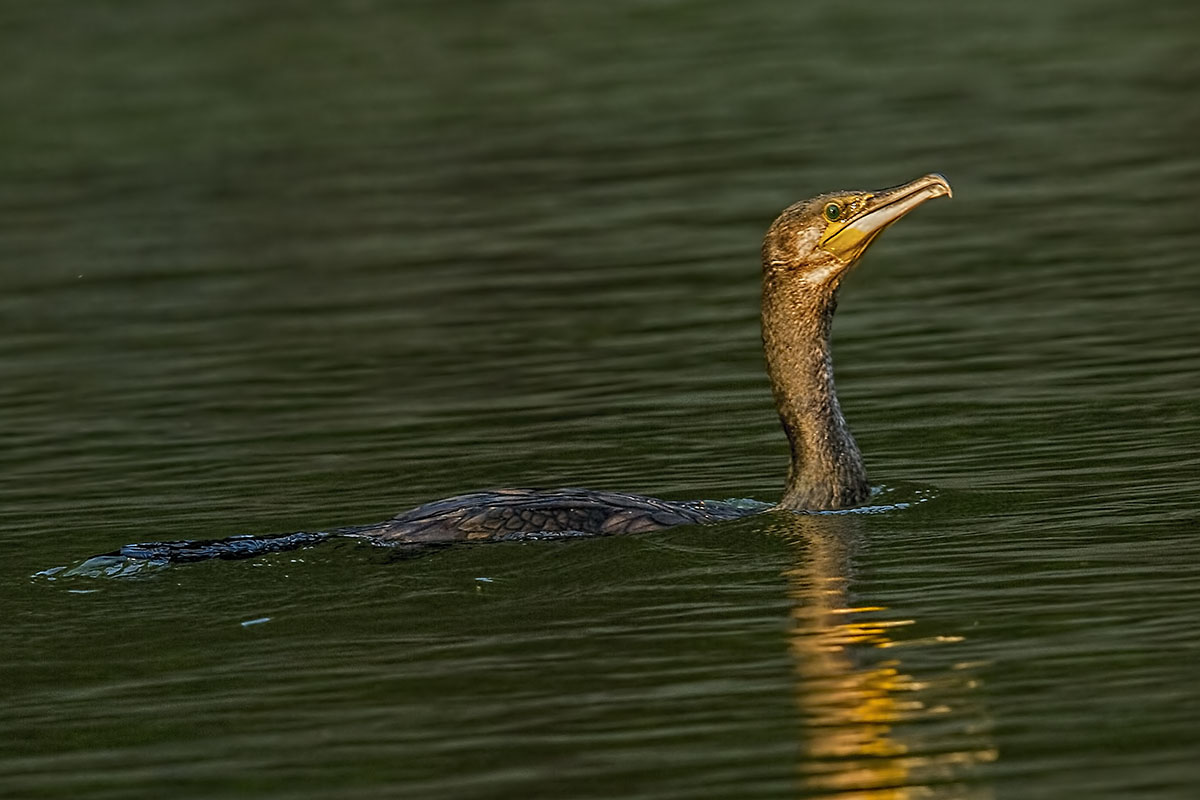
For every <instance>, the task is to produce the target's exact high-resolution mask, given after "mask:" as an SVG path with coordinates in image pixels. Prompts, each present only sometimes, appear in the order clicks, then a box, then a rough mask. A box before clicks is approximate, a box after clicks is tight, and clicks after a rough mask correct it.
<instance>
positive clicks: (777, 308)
mask: <svg viewBox="0 0 1200 800" xmlns="http://www.w3.org/2000/svg"><path fill="white" fill-rule="evenodd" d="M943 195H944V196H946V197H949V196H951V190H950V184H949V183H947V182H946V179H945V178H943V177H942V176H941V175H937V174H931V175H926V176H924V177H922V178H918V179H917V180H915V181H912V182H911V183H906V184H903V185H900V186H895V187H892V188H889V189H881V190H878V191H873V192H869V191H844V192H834V193H832V194H824V195H821V196H819V197H815V198H813V199H812V200H808V201H805V202H801V203H796V204H795V205H792V206H790V207H788V208H787V209H785V210H784V211H783V213H782V214H780V215H779V217H778V218H777V219H776V220H775V221H774V223H772V224H771V227H770V229H768V231H767V234H766V237H765V239H764V240H763V246H762V264H763V273H762V276H763V278H762V280H763V283H762V340H763V350H764V352H765V354H766V361H767V373H768V375H769V376H770V379H771V388H772V391H773V393H774V396H775V405H776V408H777V409H778V411H779V418H780V421H781V422H782V424H783V430H784V433H785V434H786V435H787V438H788V443H789V444H790V446H791V464H790V466H789V468H788V476H787V485H786V487H785V489H784V492H783V498H782V499H781V500H780V501H779V503H778V505H777V506H774V507H768V506H765V505H764V506H762V507H760V508H753V507H749V508H748V507H746V506H744V505H739V504H733V503H725V502H713V501H705V500H700V501H671V500H657V499H654V498H651V497H642V496H639V495H633V494H623V493H619V492H601V491H587V490H583V489H548V490H542V489H503V490H498V491H490V492H478V493H475V494H464V495H459V496H457V497H451V498H448V499H445V500H438V501H435V502H432V503H427V504H425V505H422V506H418V507H417V508H414V509H412V510H411V511H405V512H404V513H402V514H399V515H398V516H396V517H394V518H392V519H390V520H388V521H386V522H382V523H379V524H377V525H369V526H364V527H358V528H343V529H340V530H336V531H329V532H318V533H308V532H305V533H292V534H284V535H280V536H235V537H231V538H228V539H220V540H214V541H202V542H198V541H183V542H149V543H144V544H132V545H126V546H125V547H123V548H121V550H119V551H117V552H116V553H113V554H111V555H119V556H124V557H127V558H137V559H153V560H164V561H196V560H201V559H207V558H244V557H249V556H255V555H259V554H262V553H268V552H273V551H278V550H288V549H293V548H296V547H302V546H305V545H308V544H313V543H315V542H318V541H321V540H323V539H327V538H330V537H333V536H344V537H359V538H366V539H370V540H373V541H377V542H382V543H391V544H436V543H450V542H461V541H500V540H507V539H530V538H555V537H560V536H570V535H611V534H621V533H642V532H645V531H654V530H660V529H662V528H669V527H672V526H674V525H686V524H708V523H714V522H721V521H724V520H730V519H736V518H739V517H744V516H747V515H749V514H753V513H758V512H760V511H761V510H764V509H767V508H780V509H787V510H791V511H824V510H833V509H841V508H848V507H851V506H855V505H860V504H862V503H863V502H864V501H866V499H867V496H868V494H869V491H870V486H869V484H868V483H867V473H866V469H865V468H864V466H863V460H862V454H861V453H860V452H859V449H858V445H857V444H855V442H854V437H852V436H851V435H850V430H849V428H848V427H847V426H846V420H845V418H844V417H843V416H842V410H841V407H840V406H839V405H838V399H837V394H836V392H835V391H834V385H833V361H832V358H831V355H830V346H829V335H830V329H831V327H832V324H833V313H834V310H835V309H836V307H837V295H838V288H839V287H840V286H841V283H842V279H843V278H845V277H846V274H847V273H848V272H850V270H851V269H852V268H853V267H854V266H855V264H857V263H858V261H859V259H860V258H862V255H863V253H864V252H866V250H867V248H868V247H869V246H870V245H871V243H872V242H873V241H874V240H875V237H876V236H878V235H879V234H880V233H882V232H883V230H884V229H885V228H887V227H888V226H889V225H891V224H892V223H893V222H895V221H896V220H898V219H900V218H901V217H903V216H904V215H905V214H907V213H908V212H910V211H912V210H913V209H914V208H916V207H917V206H919V205H921V204H922V203H924V202H925V201H926V200H930V199H932V198H935V197H941V196H943Z"/></svg>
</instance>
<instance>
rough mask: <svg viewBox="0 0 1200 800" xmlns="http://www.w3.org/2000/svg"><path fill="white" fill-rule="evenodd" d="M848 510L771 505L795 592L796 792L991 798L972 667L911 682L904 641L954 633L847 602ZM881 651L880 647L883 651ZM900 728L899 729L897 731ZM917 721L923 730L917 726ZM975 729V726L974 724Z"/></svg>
mask: <svg viewBox="0 0 1200 800" xmlns="http://www.w3.org/2000/svg"><path fill="white" fill-rule="evenodd" d="M861 523H862V520H861V519H858V518H856V517H855V516H854V515H809V516H805V515H793V514H787V515H783V514H781V515H779V519H778V525H779V530H780V532H782V533H783V534H784V536H785V537H786V538H787V539H788V540H789V541H790V542H791V543H792V545H793V546H794V548H795V552H796V558H795V562H794V563H795V564H796V566H793V567H792V568H790V569H788V570H787V571H786V572H785V577H786V579H787V587H788V596H789V597H790V598H791V600H792V601H793V605H792V609H791V621H790V626H789V636H788V641H789V650H790V652H791V656H792V661H793V663H794V665H795V670H796V693H795V694H796V703H797V708H798V710H799V712H800V717H801V721H802V729H803V732H802V738H801V753H800V758H799V770H798V771H799V780H800V794H801V796H802V797H823V796H836V797H838V798H839V799H840V800H915V799H916V798H921V799H922V800H924V799H925V798H989V797H991V796H992V795H991V791H990V789H988V788H987V787H986V786H980V785H979V784H978V783H977V782H975V783H973V782H971V780H970V778H971V774H970V773H971V768H972V766H973V765H976V764H980V763H983V762H987V761H992V760H994V759H995V758H996V751H995V749H994V748H993V747H992V746H991V744H990V741H989V740H988V739H987V736H986V728H987V727H988V726H987V720H986V718H985V717H983V714H982V710H981V708H980V707H979V704H978V703H976V702H972V700H973V698H972V697H971V694H972V692H973V690H974V688H975V686H976V681H974V680H973V679H972V678H971V677H970V675H971V669H972V668H973V667H975V666H977V665H969V664H964V665H959V666H958V667H956V668H955V669H953V670H951V671H950V674H949V675H947V676H944V677H938V678H933V679H929V680H917V679H915V678H913V677H912V676H910V675H908V674H906V673H905V671H904V669H903V666H902V664H901V662H900V659H899V658H898V655H897V654H898V652H899V650H901V649H903V648H902V647H901V646H902V645H904V646H908V645H931V644H942V643H952V642H954V641H959V640H960V637H955V636H933V637H927V638H918V637H907V638H906V637H904V635H903V633H902V632H903V631H904V629H905V628H907V627H909V626H911V625H913V624H914V620H909V619H895V618H889V617H888V614H887V609H886V608H883V607H880V606H874V605H854V604H853V603H852V602H851V597H852V592H851V575H852V567H853V559H852V549H853V546H854V542H855V540H856V538H857V537H856V535H855V534H856V532H857V528H858V527H859V526H860V525H861ZM880 651H886V654H884V653H883V652H880ZM901 727H902V729H900V728H901ZM921 731H924V732H923V733H921ZM981 731H982V732H981Z"/></svg>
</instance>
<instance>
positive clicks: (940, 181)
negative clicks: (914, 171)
mask: <svg viewBox="0 0 1200 800" xmlns="http://www.w3.org/2000/svg"><path fill="white" fill-rule="evenodd" d="M925 179H926V180H927V181H929V182H930V183H931V184H932V185H933V186H936V187H940V188H941V190H942V194H944V195H946V197H950V198H953V197H954V190H953V189H951V188H950V181H948V180H946V176H945V175H943V174H942V173H940V172H931V173H929V174H928V175H926V176H925Z"/></svg>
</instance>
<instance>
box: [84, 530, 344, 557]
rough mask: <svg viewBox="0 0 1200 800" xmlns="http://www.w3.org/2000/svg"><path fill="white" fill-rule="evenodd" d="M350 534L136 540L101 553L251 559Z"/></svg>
mask: <svg viewBox="0 0 1200 800" xmlns="http://www.w3.org/2000/svg"><path fill="white" fill-rule="evenodd" d="M347 535H352V534H351V533H350V532H349V531H343V530H339V531H317V532H307V531H300V532H298V533H285V534H281V535H278V536H254V535H249V536H230V537H229V538H227V539H200V540H197V539H185V540H182V541H176V542H140V543H137V544H127V545H125V546H124V547H122V548H121V549H120V550H116V551H113V552H111V553H105V555H106V556H117V557H122V558H131V559H137V560H141V561H156V562H160V563H162V562H175V563H186V562H189V561H207V560H209V559H213V558H223V559H237V558H254V557H255V556H261V555H265V554H267V553H278V552H280V551H283V550H297V549H299V548H301V547H308V546H310V545H314V544H319V543H320V542H323V541H325V540H326V539H329V538H332V537H334V536H347Z"/></svg>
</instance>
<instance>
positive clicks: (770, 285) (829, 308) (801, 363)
mask: <svg viewBox="0 0 1200 800" xmlns="http://www.w3.org/2000/svg"><path fill="white" fill-rule="evenodd" d="M836 307H837V288H836V286H826V285H812V284H807V283H803V282H802V281H800V280H797V279H796V278H795V277H793V276H791V275H788V274H787V273H781V272H777V271H774V270H767V272H766V273H765V275H764V278H763V302H762V330H763V349H764V351H765V353H766V357H767V374H768V375H769V376H770V379H771V388H772V390H773V391H774V393H775V407H776V408H777V409H778V411H779V419H780V421H781V422H782V423H783V430H784V432H785V433H786V434H787V438H788V443H789V444H790V445H791V451H792V453H791V457H792V460H791V466H790V468H789V469H788V477H787V486H786V488H785V489H784V493H783V499H782V500H780V503H779V504H780V506H782V507H783V508H788V509H792V510H804V509H808V510H819V509H836V508H846V507H848V506H853V505H858V504H860V503H862V502H863V501H865V500H866V499H867V495H868V493H869V491H870V485H869V484H868V483H867V471H866V468H865V467H864V466H863V462H862V454H861V453H860V452H859V450H858V445H857V444H855V443H854V437H853V436H851V435H850V429H849V428H848V427H847V426H846V420H845V418H844V417H842V409H841V407H840V406H839V405H838V399H837V393H836V391H835V390H834V386H833V359H832V357H831V355H830V346H829V334H830V330H831V329H832V327H833V312H834V309H835V308H836Z"/></svg>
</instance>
